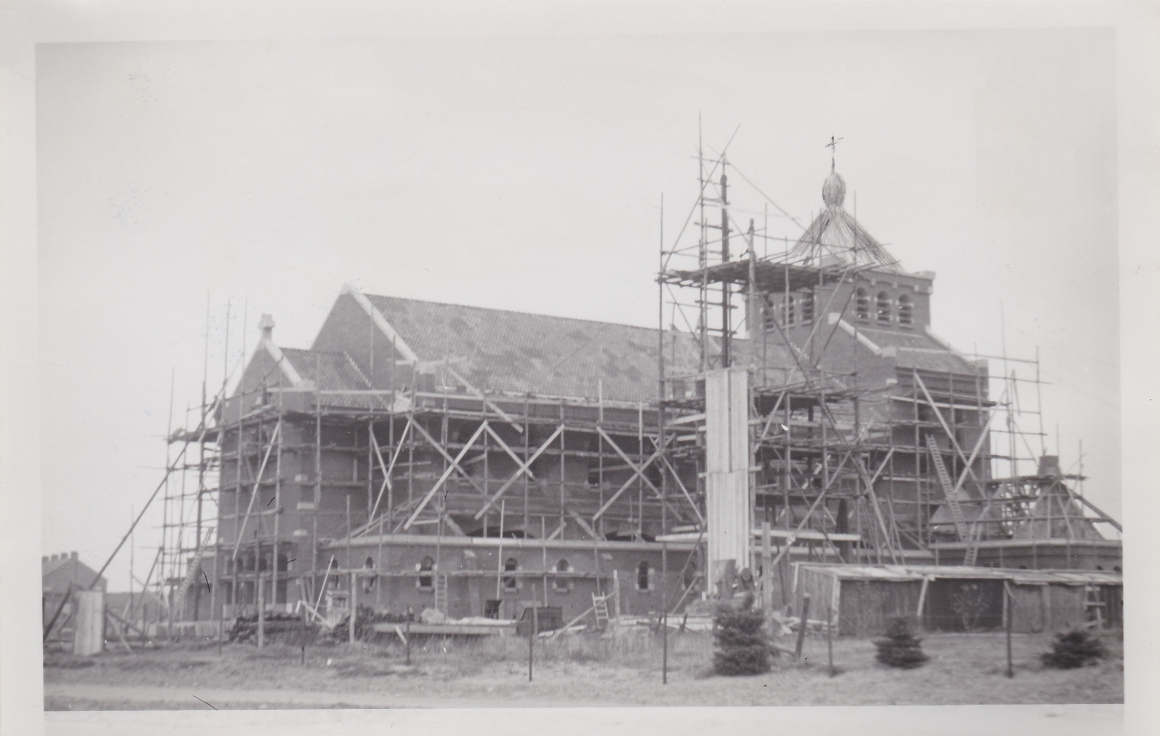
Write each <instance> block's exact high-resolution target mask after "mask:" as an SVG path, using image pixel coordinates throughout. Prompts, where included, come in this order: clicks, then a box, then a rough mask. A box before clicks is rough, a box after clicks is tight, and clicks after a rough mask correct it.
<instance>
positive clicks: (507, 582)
mask: <svg viewBox="0 0 1160 736" xmlns="http://www.w3.org/2000/svg"><path fill="white" fill-rule="evenodd" d="M519 567H520V563H518V562H516V558H514V557H509V558H507V560H506V561H505V562H504V563H503V570H504V572H515V571H516V570H518V569H519ZM503 588H504V590H507V591H514V590H516V589H518V588H519V581H518V580H517V578H516V576H515V575H508V576H506V577H504V579H503Z"/></svg>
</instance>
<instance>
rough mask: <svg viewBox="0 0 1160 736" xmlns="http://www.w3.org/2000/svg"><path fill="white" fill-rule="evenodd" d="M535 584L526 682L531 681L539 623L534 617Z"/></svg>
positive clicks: (535, 609) (533, 585) (535, 605)
mask: <svg viewBox="0 0 1160 736" xmlns="http://www.w3.org/2000/svg"><path fill="white" fill-rule="evenodd" d="M538 605H539V604H538V603H537V602H536V584H535V583H532V628H530V629H528V682H531V681H532V659H533V654H534V651H535V647H536V628H537V624H538V623H539V622H538V620H537V617H536V611H537V610H538V609H537V606H538Z"/></svg>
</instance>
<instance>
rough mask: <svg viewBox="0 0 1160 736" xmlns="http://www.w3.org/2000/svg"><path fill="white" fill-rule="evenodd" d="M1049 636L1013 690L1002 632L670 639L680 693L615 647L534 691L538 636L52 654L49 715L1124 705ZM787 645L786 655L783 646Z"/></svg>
mask: <svg viewBox="0 0 1160 736" xmlns="http://www.w3.org/2000/svg"><path fill="white" fill-rule="evenodd" d="M1051 639H1052V636H1051V635H1050V634H1029V635H1015V636H1014V637H1013V660H1014V665H1015V677H1014V678H1012V679H1008V678H1007V677H1006V676H1005V672H1006V643H1005V638H1004V635H1003V634H1002V633H973V634H932V635H929V636H928V637H927V638H925V639H924V641H923V649H924V651H925V652H926V653H927V654H928V655H929V657H930V661H929V662H928V663H927V664H926V665H925V666H924V667H921V668H919V669H916V670H909V671H902V670H894V669H889V668H886V667H883V666H881V665H879V664H877V663H876V662H875V661H874V653H875V649H874V645H873V643H872V641H870V640H865V639H862V640H858V639H849V638H840V639H835V640H834V645H833V649H834V665H835V667H836V669H837V671H838V674H837V675H836V676H834V677H831V676H830V674H829V667H828V662H827V647H826V640H825V638H820V637H808V638H807V639H806V643H805V648H804V659H803V662H801V663H799V664H794V663H792V662H791V661H790V659H789V658H787V657H785V656H783V657H781V658H780V659H779V660H775V662H774V667H773V671H772V672H770V673H769V674H766V675H758V676H753V677H729V678H726V677H717V676H714V675H713V674H712V670H711V661H712V648H713V644H712V638H711V636H710V635H709V634H707V633H689V632H686V633H684V634H673V635H670V637H669V660H668V661H669V668H668V684H662V683H661V658H662V648H661V641H660V637H659V636H657V635H654V634H651V633H649V632H648V631H647V630H645V629H642V630H638V631H633V630H628V631H621V632H619V633H618V634H617V635H605V636H602V637H596V636H583V635H579V636H572V637H567V638H564V637H561V638H560V639H558V640H555V641H546V640H538V641H537V642H536V649H535V653H534V662H533V680H532V682H529V681H528V649H527V640H526V639H516V638H499V637H493V638H489V639H487V640H484V641H478V642H463V641H456V640H447V641H443V640H428V641H427V642H426V643H425V644H423V645H422V646H420V645H419V644H418V643H416V644H415V645H414V646H413V648H412V663H411V664H410V665H407V664H405V661H404V659H405V656H404V651H403V647H402V645H401V644H400V643H399V642H388V643H383V644H369V643H368V644H360V645H354V646H352V645H349V644H341V645H332V646H321V645H316V646H310V647H307V649H306V655H305V657H306V658H305V663H304V664H303V663H302V660H301V657H302V652H301V650H300V649H299V648H298V647H291V646H285V645H271V646H267V647H266V648H264V649H262V650H260V651H259V650H258V649H257V648H256V647H254V646H253V645H226V646H225V647H223V649H222V652H221V654H220V655H219V654H218V650H217V646H216V645H210V646H197V645H188V644H187V645H180V644H178V645H170V646H166V647H165V648H160V649H155V650H145V651H140V650H139V651H135V652H134V653H133V654H129V653H127V652H125V651H124V650H123V649H121V650H114V651H109V652H106V653H104V654H101V655H97V656H94V657H84V658H82V657H74V656H72V655H63V654H49V655H46V657H45V668H44V683H45V690H44V698H45V702H44V707H45V710H140V709H147V710H154V709H210V708H214V709H219V710H224V709H239V708H240V709H262V708H270V709H274V708H277V709H284V708H400V707H404V708H427V707H491V706H507V707H511V706H594V705H604V706H613V705H681V706H690V705H911V704H926V705H946V704H990V703H1009V704H1016V703H1027V704H1030V703H1122V702H1123V698H1124V672H1123V644H1122V639H1121V638H1120V637H1119V636H1117V635H1115V634H1108V635H1105V637H1104V639H1105V643H1106V645H1107V647H1108V650H1109V656H1108V657H1107V658H1106V659H1104V660H1102V661H1101V662H1099V663H1098V664H1096V665H1095V666H1090V667H1084V668H1080V669H1076V670H1050V669H1044V668H1043V667H1041V666H1040V663H1039V654H1040V653H1042V652H1044V651H1047V650H1048V648H1049V645H1050V642H1051ZM782 644H783V645H788V644H789V642H782Z"/></svg>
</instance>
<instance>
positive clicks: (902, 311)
mask: <svg viewBox="0 0 1160 736" xmlns="http://www.w3.org/2000/svg"><path fill="white" fill-rule="evenodd" d="M898 324H900V325H906V326H908V327H909V326H910V325H913V324H914V303H913V302H911V301H910V295H909V294H900V295H899V296H898Z"/></svg>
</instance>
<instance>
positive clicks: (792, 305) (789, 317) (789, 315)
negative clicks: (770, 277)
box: [785, 294, 797, 327]
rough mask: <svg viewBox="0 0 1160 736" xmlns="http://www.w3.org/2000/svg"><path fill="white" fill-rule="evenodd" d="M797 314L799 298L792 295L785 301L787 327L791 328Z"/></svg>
mask: <svg viewBox="0 0 1160 736" xmlns="http://www.w3.org/2000/svg"><path fill="white" fill-rule="evenodd" d="M796 312H797V297H796V296H794V295H793V294H790V295H789V296H787V297H786V299H785V326H786V327H789V326H791V325H793V323H794V317H795V314H796Z"/></svg>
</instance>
